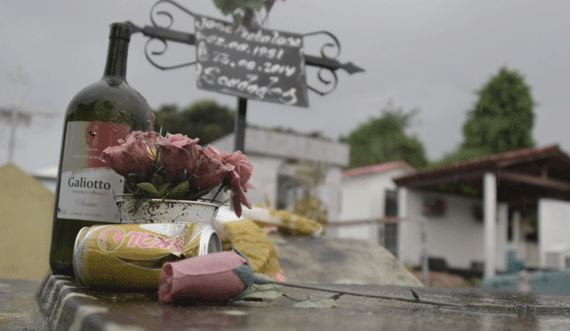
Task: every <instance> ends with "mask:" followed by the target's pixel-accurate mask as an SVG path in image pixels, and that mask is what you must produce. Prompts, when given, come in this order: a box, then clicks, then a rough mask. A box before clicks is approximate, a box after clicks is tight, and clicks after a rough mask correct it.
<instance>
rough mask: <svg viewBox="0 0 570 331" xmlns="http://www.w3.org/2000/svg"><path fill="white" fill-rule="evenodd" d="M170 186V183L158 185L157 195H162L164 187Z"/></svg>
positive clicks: (164, 190)
mask: <svg viewBox="0 0 570 331" xmlns="http://www.w3.org/2000/svg"><path fill="white" fill-rule="evenodd" d="M169 186H170V183H164V184H162V185H160V186H159V187H158V196H159V197H163V196H164V195H165V194H166V189H167V188H168V187H169Z"/></svg>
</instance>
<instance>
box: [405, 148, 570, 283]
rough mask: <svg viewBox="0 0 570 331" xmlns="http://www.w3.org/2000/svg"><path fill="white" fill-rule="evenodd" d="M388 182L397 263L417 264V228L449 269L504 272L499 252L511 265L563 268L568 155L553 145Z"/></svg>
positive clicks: (568, 217) (568, 228)
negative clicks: (392, 188) (394, 202)
mask: <svg viewBox="0 0 570 331" xmlns="http://www.w3.org/2000/svg"><path fill="white" fill-rule="evenodd" d="M394 182H395V183H396V184H397V185H398V187H399V194H398V196H399V199H398V203H399V217H400V219H401V220H402V221H400V222H399V223H398V224H399V227H398V229H397V231H398V233H399V235H398V239H399V240H400V241H401V242H400V243H399V245H398V247H402V248H403V250H401V251H398V255H397V256H398V258H399V259H400V260H402V261H409V262H410V263H412V264H414V265H419V264H420V259H421V257H422V249H423V247H422V231H423V237H424V238H425V242H426V248H427V252H428V256H429V257H431V258H433V259H439V260H442V261H445V262H446V264H447V265H448V267H449V268H450V269H461V270H465V269H467V270H473V271H479V272H481V271H482V272H483V274H484V277H485V278H489V277H493V276H494V275H495V273H496V272H504V271H508V269H509V267H508V265H507V262H508V261H507V255H509V256H511V257H512V256H514V260H509V261H510V262H511V265H513V264H518V265H521V266H524V267H525V268H531V269H535V268H536V269H539V268H555V269H564V268H570V251H569V250H568V249H566V247H568V245H569V244H570V157H569V156H568V155H567V154H566V153H564V152H562V151H561V150H560V149H559V148H558V146H556V145H553V146H547V147H543V148H528V149H521V150H516V151H512V152H507V153H502V154H495V155H489V156H487V157H484V158H481V159H477V160H473V161H468V162H461V163H456V164H453V165H450V166H446V167H440V168H434V169H428V170H423V171H418V172H416V173H413V174H408V175H403V176H400V177H397V178H394ZM509 229H510V230H509ZM566 256H567V257H568V258H567V259H566ZM547 257H548V258H547ZM557 261H558V262H557ZM561 261H562V262H561ZM549 264H552V265H549Z"/></svg>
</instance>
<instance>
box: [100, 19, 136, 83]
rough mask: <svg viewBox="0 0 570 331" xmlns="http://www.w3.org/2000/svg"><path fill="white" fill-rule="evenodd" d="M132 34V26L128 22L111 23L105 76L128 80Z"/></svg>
mask: <svg viewBox="0 0 570 331" xmlns="http://www.w3.org/2000/svg"><path fill="white" fill-rule="evenodd" d="M130 36H131V28H130V26H128V25H126V24H113V25H111V32H110V35H109V49H108V50H107V63H106V64H105V71H104V73H103V77H109V78H110V77H113V78H116V79H120V80H126V78H127V57H128V53H129V41H130Z"/></svg>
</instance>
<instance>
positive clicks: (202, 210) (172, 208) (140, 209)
mask: <svg viewBox="0 0 570 331" xmlns="http://www.w3.org/2000/svg"><path fill="white" fill-rule="evenodd" d="M125 196H126V195H117V196H115V203H116V204H117V207H119V214H120V223H179V224H183V223H198V224H204V225H211V224H212V222H213V221H214V219H215V218H216V214H217V213H218V210H219V208H220V204H217V203H211V202H205V201H190V200H170V199H149V200H145V201H144V202H142V203H140V205H137V206H135V205H136V204H137V202H132V201H131V202H129V201H125V199H124V197H125Z"/></svg>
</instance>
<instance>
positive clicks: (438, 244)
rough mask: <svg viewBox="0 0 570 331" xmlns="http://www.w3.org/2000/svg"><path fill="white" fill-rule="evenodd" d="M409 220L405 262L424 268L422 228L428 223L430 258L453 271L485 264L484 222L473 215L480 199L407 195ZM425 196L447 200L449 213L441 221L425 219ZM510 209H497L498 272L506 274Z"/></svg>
mask: <svg viewBox="0 0 570 331" xmlns="http://www.w3.org/2000/svg"><path fill="white" fill-rule="evenodd" d="M406 195H407V199H406V200H407V201H406V202H407V218H408V221H407V222H406V224H403V227H405V230H404V231H403V232H405V234H406V235H405V238H404V240H405V242H406V249H405V253H404V254H403V256H401V257H400V259H401V260H403V261H406V260H407V261H408V262H410V263H412V264H414V265H420V262H421V260H420V258H421V252H422V241H421V227H422V223H421V222H425V229H426V234H427V236H426V237H427V238H426V239H427V245H426V246H427V251H428V256H430V257H441V258H444V259H445V260H446V262H447V265H448V266H449V267H450V268H457V269H470V268H471V263H472V262H474V261H477V262H483V261H484V259H485V257H484V249H483V222H482V221H479V222H477V221H476V220H475V218H474V216H473V215H472V206H473V204H474V203H477V202H479V203H481V201H480V200H478V199H471V198H464V197H458V196H453V195H447V194H434V193H428V192H422V191H416V190H408V192H407V194H406ZM424 196H433V197H437V198H443V199H445V201H446V204H447V211H446V213H445V215H443V216H441V217H433V216H425V215H423V213H422V211H423V198H424ZM507 207H508V206H507V205H506V204H498V206H497V209H498V210H497V232H496V234H497V236H496V238H497V246H496V248H497V250H496V251H497V255H496V268H497V269H498V270H505V252H506V250H507V246H508V245H507V224H508V223H507V222H508V219H507V217H508V208H507Z"/></svg>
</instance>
